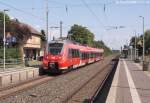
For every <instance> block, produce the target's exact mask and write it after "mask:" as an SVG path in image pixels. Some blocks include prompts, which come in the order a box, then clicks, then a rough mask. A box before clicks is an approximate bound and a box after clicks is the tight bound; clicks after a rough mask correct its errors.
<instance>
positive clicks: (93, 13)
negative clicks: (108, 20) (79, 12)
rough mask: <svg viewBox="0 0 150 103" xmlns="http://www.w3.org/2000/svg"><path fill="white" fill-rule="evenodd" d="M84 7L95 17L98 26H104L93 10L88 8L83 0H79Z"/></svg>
mask: <svg viewBox="0 0 150 103" xmlns="http://www.w3.org/2000/svg"><path fill="white" fill-rule="evenodd" d="M81 1H82V2H83V4H84V5H85V7H86V8H87V9H88V10H89V12H90V13H91V14H92V15H93V16H94V17H95V19H96V20H97V21H98V22H99V24H100V26H101V25H102V27H105V26H104V25H103V23H102V22H101V20H100V19H99V17H98V16H97V15H96V14H95V12H94V11H93V10H92V9H91V8H90V6H89V5H88V4H87V3H86V2H85V0H81Z"/></svg>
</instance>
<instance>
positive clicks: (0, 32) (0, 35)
mask: <svg viewBox="0 0 150 103" xmlns="http://www.w3.org/2000/svg"><path fill="white" fill-rule="evenodd" d="M5 19H6V32H7V31H9V30H10V18H9V16H8V15H7V14H6V15H5ZM3 23H4V13H3V12H0V46H2V45H3V34H4V24H3Z"/></svg>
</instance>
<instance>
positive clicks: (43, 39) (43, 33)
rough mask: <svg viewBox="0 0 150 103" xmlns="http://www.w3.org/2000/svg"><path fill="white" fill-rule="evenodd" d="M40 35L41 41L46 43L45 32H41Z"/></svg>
mask: <svg viewBox="0 0 150 103" xmlns="http://www.w3.org/2000/svg"><path fill="white" fill-rule="evenodd" d="M41 34H42V36H41V39H42V41H46V34H45V31H44V30H41Z"/></svg>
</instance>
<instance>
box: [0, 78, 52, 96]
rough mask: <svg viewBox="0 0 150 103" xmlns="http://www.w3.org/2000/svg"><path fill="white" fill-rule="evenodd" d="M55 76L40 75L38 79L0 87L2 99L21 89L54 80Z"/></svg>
mask: <svg viewBox="0 0 150 103" xmlns="http://www.w3.org/2000/svg"><path fill="white" fill-rule="evenodd" d="M53 78H54V77H51V76H39V77H38V78H36V79H33V80H29V81H26V82H22V83H18V84H16V85H12V86H8V87H4V88H1V89H0V99H4V98H7V97H9V96H11V95H13V94H16V93H18V92H20V91H24V90H26V89H29V88H32V87H34V86H36V85H40V84H43V83H45V82H47V81H49V80H52V79H53Z"/></svg>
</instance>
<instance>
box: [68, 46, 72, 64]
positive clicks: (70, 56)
mask: <svg viewBox="0 0 150 103" xmlns="http://www.w3.org/2000/svg"><path fill="white" fill-rule="evenodd" d="M72 58H73V57H72V49H68V62H67V64H68V67H70V66H73V59H72Z"/></svg>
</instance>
